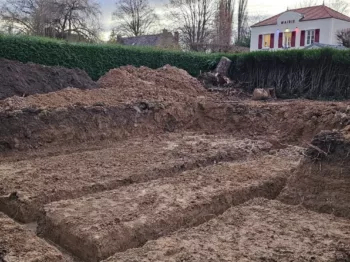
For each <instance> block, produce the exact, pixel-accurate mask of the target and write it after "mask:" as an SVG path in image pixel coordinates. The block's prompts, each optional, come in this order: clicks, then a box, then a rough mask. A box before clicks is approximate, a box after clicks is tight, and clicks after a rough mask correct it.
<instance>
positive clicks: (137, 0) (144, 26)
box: [113, 0, 158, 36]
mask: <svg viewBox="0 0 350 262" xmlns="http://www.w3.org/2000/svg"><path fill="white" fill-rule="evenodd" d="M116 5H117V9H116V11H115V12H114V13H113V17H114V19H115V20H116V21H117V27H116V31H118V32H120V33H122V34H124V35H129V36H139V35H144V34H146V33H148V32H149V31H150V30H151V29H152V27H153V26H154V25H155V24H156V22H157V20H158V17H157V15H156V14H155V13H154V10H153V9H152V8H151V7H150V5H149V2H148V0H118V2H117V3H116Z"/></svg>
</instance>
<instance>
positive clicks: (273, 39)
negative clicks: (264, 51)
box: [270, 34, 275, 48]
mask: <svg viewBox="0 0 350 262" xmlns="http://www.w3.org/2000/svg"><path fill="white" fill-rule="evenodd" d="M274 47H275V34H271V38H270V48H274Z"/></svg>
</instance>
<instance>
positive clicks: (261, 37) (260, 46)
mask: <svg viewBox="0 0 350 262" xmlns="http://www.w3.org/2000/svg"><path fill="white" fill-rule="evenodd" d="M262 41H263V36H262V35H259V44H258V48H259V49H262Z"/></svg>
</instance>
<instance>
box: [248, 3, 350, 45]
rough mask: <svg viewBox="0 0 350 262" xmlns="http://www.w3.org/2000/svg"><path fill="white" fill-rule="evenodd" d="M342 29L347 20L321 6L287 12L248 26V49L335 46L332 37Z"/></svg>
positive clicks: (334, 37) (335, 39)
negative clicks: (315, 44)
mask: <svg viewBox="0 0 350 262" xmlns="http://www.w3.org/2000/svg"><path fill="white" fill-rule="evenodd" d="M346 28H350V17H348V16H346V15H343V14H341V13H339V12H337V11H335V10H333V9H331V8H329V7H327V6H325V5H319V6H311V7H305V8H299V9H293V10H288V11H286V12H284V13H281V14H278V15H275V16H273V17H270V18H268V19H266V20H264V21H261V22H259V23H257V24H255V25H253V26H252V27H251V43H250V50H251V51H255V50H279V49H286V48H290V49H296V48H305V47H307V46H310V45H312V44H314V43H321V44H325V45H329V46H337V45H338V44H339V43H338V40H337V37H336V34H337V32H338V31H339V30H342V29H346ZM319 47H320V46H318V47H317V46H316V48H319Z"/></svg>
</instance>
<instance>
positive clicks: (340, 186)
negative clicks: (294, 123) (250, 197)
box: [279, 126, 350, 218]
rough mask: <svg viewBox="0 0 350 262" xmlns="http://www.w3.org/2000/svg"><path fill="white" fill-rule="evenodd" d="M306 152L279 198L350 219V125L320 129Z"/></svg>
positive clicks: (289, 202)
mask: <svg viewBox="0 0 350 262" xmlns="http://www.w3.org/2000/svg"><path fill="white" fill-rule="evenodd" d="M305 155H306V157H307V158H306V160H305V161H303V162H302V163H301V164H300V166H299V167H298V168H297V170H296V171H295V173H294V174H293V176H292V177H291V178H290V179H289V181H288V183H287V186H286V188H285V189H284V190H283V191H282V193H281V195H280V196H279V199H280V200H281V201H283V202H285V203H288V204H294V205H298V204H302V205H304V206H305V207H307V208H309V209H312V210H315V211H318V212H323V213H332V214H334V215H337V216H343V217H348V218H350V162H349V160H350V126H348V127H347V128H345V129H343V130H341V131H339V130H337V131H322V132H320V133H319V134H318V135H316V136H315V137H314V138H313V140H312V142H311V144H310V145H309V148H308V149H307V150H306V152H305Z"/></svg>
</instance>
